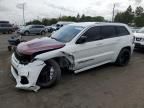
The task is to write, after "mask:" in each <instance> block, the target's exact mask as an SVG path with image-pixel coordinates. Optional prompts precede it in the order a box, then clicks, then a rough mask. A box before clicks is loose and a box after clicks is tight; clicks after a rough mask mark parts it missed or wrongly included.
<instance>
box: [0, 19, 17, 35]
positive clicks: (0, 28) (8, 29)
mask: <svg viewBox="0 0 144 108" xmlns="http://www.w3.org/2000/svg"><path fill="white" fill-rule="evenodd" d="M14 31H15V27H14V26H13V25H12V24H10V23H9V22H8V21H0V33H8V34H11V33H12V32H14Z"/></svg>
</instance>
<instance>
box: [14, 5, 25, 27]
mask: <svg viewBox="0 0 144 108" xmlns="http://www.w3.org/2000/svg"><path fill="white" fill-rule="evenodd" d="M25 5H26V3H20V4H17V5H16V7H17V8H19V9H22V15H23V25H25Z"/></svg>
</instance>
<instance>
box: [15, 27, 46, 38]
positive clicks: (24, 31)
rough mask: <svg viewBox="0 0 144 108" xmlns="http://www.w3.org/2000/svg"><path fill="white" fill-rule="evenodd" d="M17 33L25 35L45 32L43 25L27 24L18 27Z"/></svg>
mask: <svg viewBox="0 0 144 108" xmlns="http://www.w3.org/2000/svg"><path fill="white" fill-rule="evenodd" d="M17 33H19V34H21V35H26V36H27V35H30V34H41V35H44V34H45V33H46V28H45V26H44V25H28V26H25V27H22V28H21V29H19V30H18V31H17Z"/></svg>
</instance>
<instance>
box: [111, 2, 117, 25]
mask: <svg viewBox="0 0 144 108" xmlns="http://www.w3.org/2000/svg"><path fill="white" fill-rule="evenodd" d="M115 6H116V5H115V3H114V5H113V11H112V22H114V17H115Z"/></svg>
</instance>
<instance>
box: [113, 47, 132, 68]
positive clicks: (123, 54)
mask: <svg viewBox="0 0 144 108" xmlns="http://www.w3.org/2000/svg"><path fill="white" fill-rule="evenodd" d="M130 56H131V52H130V50H129V49H126V48H124V49H122V50H121V51H120V53H119V55H118V58H117V60H116V62H115V64H117V65H119V66H126V65H127V64H128V63H129V60H130Z"/></svg>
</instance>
